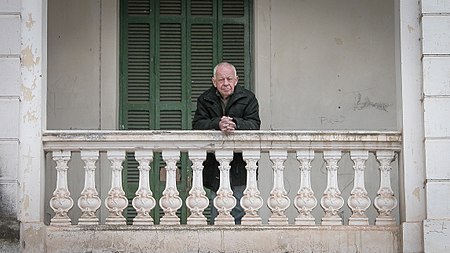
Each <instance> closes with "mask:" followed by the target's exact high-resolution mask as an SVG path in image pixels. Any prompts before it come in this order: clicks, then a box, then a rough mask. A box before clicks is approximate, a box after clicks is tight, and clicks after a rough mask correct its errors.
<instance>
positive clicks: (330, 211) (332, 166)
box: [320, 150, 344, 225]
mask: <svg viewBox="0 0 450 253" xmlns="http://www.w3.org/2000/svg"><path fill="white" fill-rule="evenodd" d="M323 156H324V159H325V161H326V162H327V188H326V189H325V191H324V193H323V196H322V198H321V199H320V205H321V206H322V208H323V209H324V211H325V216H324V217H323V218H322V225H342V218H341V217H340V216H339V214H338V212H339V209H341V208H342V206H344V199H343V198H342V197H341V191H340V190H339V186H338V175H337V170H338V161H339V160H340V159H341V151H336V150H331V151H324V152H323Z"/></svg>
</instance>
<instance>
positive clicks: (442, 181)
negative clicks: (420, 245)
mask: <svg viewBox="0 0 450 253" xmlns="http://www.w3.org/2000/svg"><path fill="white" fill-rule="evenodd" d="M422 13H423V17H422V36H423V95H424V98H423V106H424V114H423V115H424V122H425V162H426V184H425V189H426V192H427V195H426V199H427V210H426V214H427V217H426V220H425V221H424V242H425V243H424V249H425V252H448V251H449V250H450V243H449V238H450V229H449V227H450V221H449V219H450V201H449V200H448V196H450V170H449V164H450V156H449V155H448V152H449V150H450V141H449V140H450V120H449V119H450V16H449V14H450V1H448V0H447V1H431V0H425V1H422Z"/></svg>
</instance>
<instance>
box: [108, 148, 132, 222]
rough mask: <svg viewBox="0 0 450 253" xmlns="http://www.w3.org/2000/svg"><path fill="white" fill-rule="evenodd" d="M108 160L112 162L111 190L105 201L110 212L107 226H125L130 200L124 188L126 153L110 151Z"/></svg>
mask: <svg viewBox="0 0 450 253" xmlns="http://www.w3.org/2000/svg"><path fill="white" fill-rule="evenodd" d="M107 156H108V160H109V161H110V162H111V174H112V177H111V189H110V190H109V192H108V197H106V199H105V206H106V208H107V209H108V211H109V214H108V217H107V218H106V222H105V223H106V224H107V225H125V224H126V220H125V217H124V216H123V214H122V212H123V210H124V209H125V208H126V207H127V206H128V199H127V197H126V196H125V192H124V191H123V187H122V169H123V167H122V163H123V161H124V160H125V151H123V150H109V151H108V152H107Z"/></svg>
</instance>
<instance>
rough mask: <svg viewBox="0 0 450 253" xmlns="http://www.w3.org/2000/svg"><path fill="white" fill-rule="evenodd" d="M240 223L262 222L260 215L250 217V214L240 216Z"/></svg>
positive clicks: (259, 223) (254, 223) (257, 223)
mask: <svg viewBox="0 0 450 253" xmlns="http://www.w3.org/2000/svg"><path fill="white" fill-rule="evenodd" d="M241 224H242V225H246V226H247V225H250V226H251V225H261V224H262V219H261V217H259V216H257V217H252V216H249V217H247V216H244V217H242V221H241Z"/></svg>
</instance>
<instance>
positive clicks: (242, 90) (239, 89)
mask: <svg viewBox="0 0 450 253" xmlns="http://www.w3.org/2000/svg"><path fill="white" fill-rule="evenodd" d="M235 93H236V94H239V95H240V96H245V97H254V96H255V94H254V93H253V92H252V91H251V90H248V89H246V88H245V87H242V86H236V88H235Z"/></svg>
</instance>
